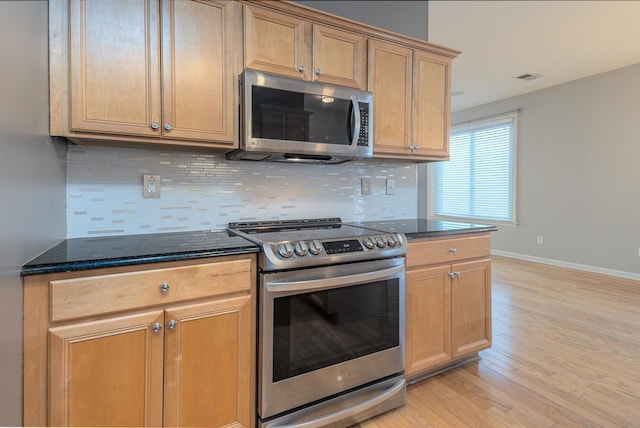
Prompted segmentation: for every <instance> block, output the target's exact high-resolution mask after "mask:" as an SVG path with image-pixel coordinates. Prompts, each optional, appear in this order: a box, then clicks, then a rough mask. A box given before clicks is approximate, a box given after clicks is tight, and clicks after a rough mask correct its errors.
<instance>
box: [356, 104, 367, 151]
mask: <svg viewBox="0 0 640 428" xmlns="http://www.w3.org/2000/svg"><path fill="white" fill-rule="evenodd" d="M358 104H359V106H360V135H358V145H359V146H368V145H369V106H368V105H367V103H358Z"/></svg>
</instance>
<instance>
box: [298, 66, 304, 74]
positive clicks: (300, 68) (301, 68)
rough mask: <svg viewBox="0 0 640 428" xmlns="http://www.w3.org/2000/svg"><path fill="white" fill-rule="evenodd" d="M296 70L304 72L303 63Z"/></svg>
mask: <svg viewBox="0 0 640 428" xmlns="http://www.w3.org/2000/svg"><path fill="white" fill-rule="evenodd" d="M298 71H299V72H300V73H304V65H301V66H300V67H298Z"/></svg>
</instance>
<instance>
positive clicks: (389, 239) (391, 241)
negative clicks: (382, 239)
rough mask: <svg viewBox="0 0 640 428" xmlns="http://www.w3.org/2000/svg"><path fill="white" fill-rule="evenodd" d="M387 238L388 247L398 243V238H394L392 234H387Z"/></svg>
mask: <svg viewBox="0 0 640 428" xmlns="http://www.w3.org/2000/svg"><path fill="white" fill-rule="evenodd" d="M386 239H387V245H388V246H390V247H395V246H396V245H398V240H397V239H396V238H394V237H393V236H391V235H389V236H387V237H386Z"/></svg>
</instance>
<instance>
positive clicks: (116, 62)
mask: <svg viewBox="0 0 640 428" xmlns="http://www.w3.org/2000/svg"><path fill="white" fill-rule="evenodd" d="M69 8H70V10H69V11H70V16H69V32H70V34H69V38H70V39H69V40H70V44H69V49H70V51H69V66H70V77H69V78H70V82H69V86H70V88H69V90H70V92H71V93H70V97H69V99H70V104H71V105H70V128H71V130H73V131H88V132H107V133H115V134H128V135H142V136H157V137H160V135H161V132H160V130H159V129H153V128H152V126H151V124H152V122H157V123H160V122H161V118H160V114H161V111H160V62H159V60H160V50H159V43H160V40H159V36H160V33H159V21H158V3H157V2H155V1H148V0H147V1H145V0H135V1H134V0H113V1H111V0H110V1H84V0H72V1H71V3H70V5H69Z"/></svg>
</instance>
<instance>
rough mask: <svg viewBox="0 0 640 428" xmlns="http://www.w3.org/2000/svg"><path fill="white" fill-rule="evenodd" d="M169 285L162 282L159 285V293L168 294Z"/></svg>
mask: <svg viewBox="0 0 640 428" xmlns="http://www.w3.org/2000/svg"><path fill="white" fill-rule="evenodd" d="M169 288H170V287H169V284H167V283H166V282H163V283H162V284H161V285H160V291H162V292H163V293H168V292H169Z"/></svg>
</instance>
